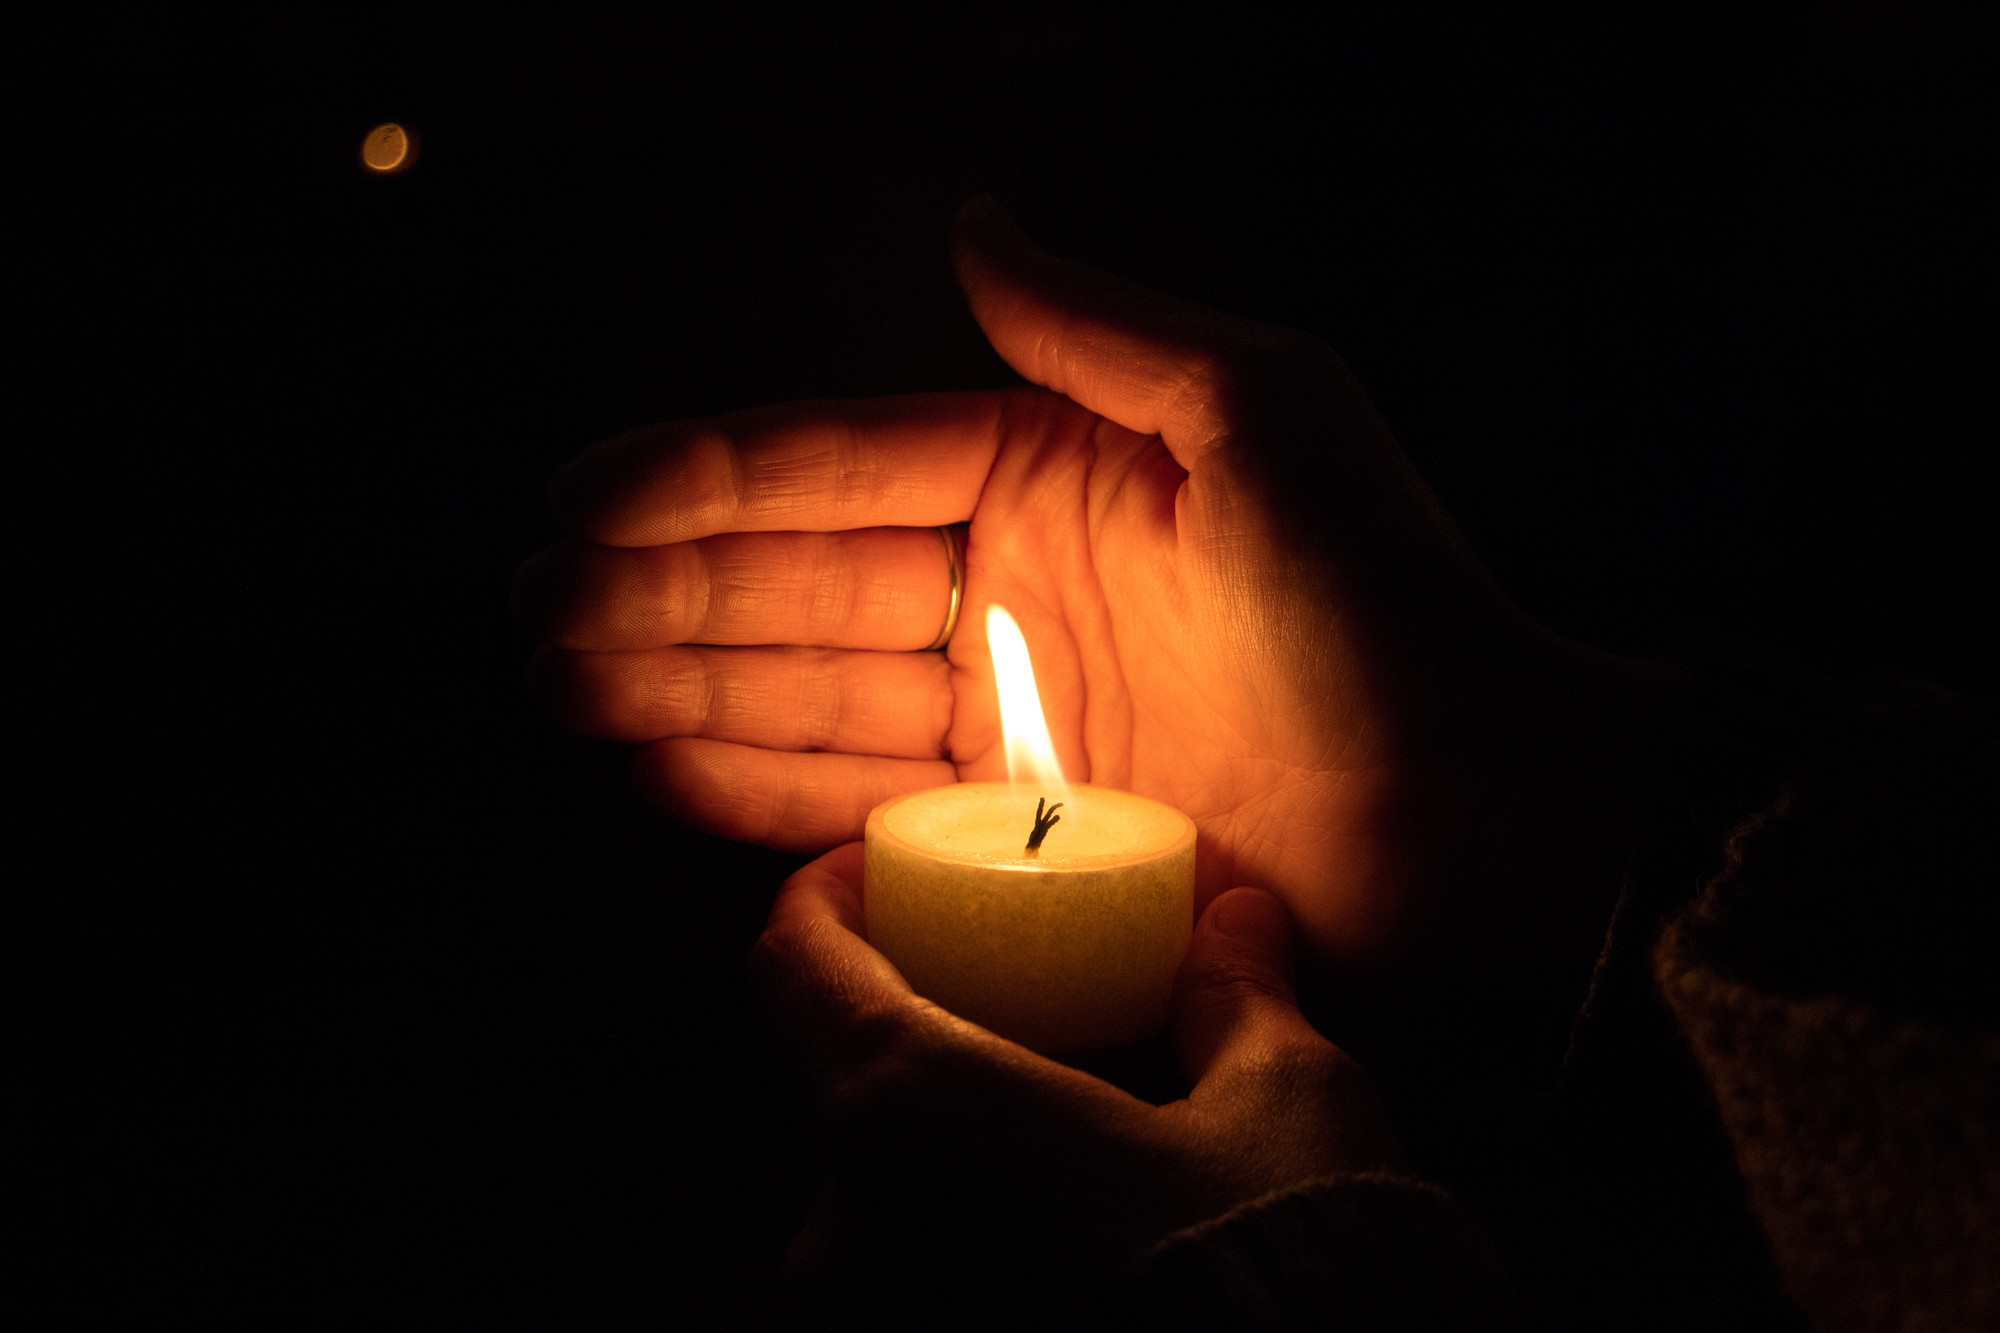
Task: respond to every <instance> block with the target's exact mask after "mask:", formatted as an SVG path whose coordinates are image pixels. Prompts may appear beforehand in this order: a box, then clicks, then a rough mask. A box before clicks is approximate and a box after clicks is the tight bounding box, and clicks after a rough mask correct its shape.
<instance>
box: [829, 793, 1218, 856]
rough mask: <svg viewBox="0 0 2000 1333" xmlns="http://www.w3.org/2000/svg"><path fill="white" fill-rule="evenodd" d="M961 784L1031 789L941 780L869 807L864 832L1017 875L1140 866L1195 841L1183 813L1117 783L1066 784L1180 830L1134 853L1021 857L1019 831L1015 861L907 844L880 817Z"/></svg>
mask: <svg viewBox="0 0 2000 1333" xmlns="http://www.w3.org/2000/svg"><path fill="white" fill-rule="evenodd" d="M965 788H984V789H987V790H989V791H1007V792H1010V793H1017V794H1020V795H1021V798H1022V799H1023V800H1025V799H1027V795H1026V794H1027V793H1029V792H1032V791H1033V790H1034V788H1033V787H1032V786H1031V785H1030V784H1028V783H1020V782H947V783H943V784H941V785H939V786H936V787H923V788H920V789H918V790H917V791H909V792H904V793H903V794H902V795H900V796H892V797H890V798H889V799H888V800H886V801H884V802H882V803H881V804H880V805H878V806H876V807H875V808H874V809H873V810H871V811H869V813H868V821H867V826H868V830H869V831H871V832H873V831H875V830H877V829H879V830H880V834H881V836H882V837H884V838H887V839H889V840H891V841H893V842H894V843H895V844H896V845H897V846H900V847H907V848H909V849H910V850H911V851H913V852H915V853H917V854H918V855H921V856H927V857H931V858H934V859H936V860H938V861H940V862H945V863H948V864H952V865H965V866H979V867H982V868H984V869H988V870H994V871H1000V872H1003V873H1013V874H1022V875H1053V874H1061V873H1065V872H1072V873H1073V872H1076V871H1084V870H1100V869H1106V868H1109V867H1114V866H1133V865H1144V864H1146V863H1147V862H1149V861H1157V860H1162V859H1167V858H1171V857H1173V856H1175V855H1178V854H1179V853H1181V852H1182V851H1184V850H1186V849H1188V848H1191V847H1192V846H1194V843H1195V840H1196V830H1195V824H1194V820H1192V819H1190V818H1189V817H1188V815H1187V812H1186V811H1184V810H1179V809H1176V808H1175V807H1173V806H1171V805H1168V804H1167V803H1166V802H1165V801H1156V800H1154V799H1153V798H1152V797H1150V796H1143V795H1141V794H1140V793H1138V792H1135V791H1126V790H1125V789H1124V788H1122V787H1104V786H1099V785H1096V784H1094V783H1088V782H1075V783H1071V784H1069V792H1070V793H1071V794H1072V795H1073V796H1074V795H1077V794H1081V795H1084V796H1089V795H1092V794H1096V793H1108V794H1110V795H1113V796H1117V797H1123V798H1129V799H1131V800H1134V801H1143V802H1145V803H1146V804H1148V805H1152V806H1156V807H1158V808H1159V809H1160V810H1163V811H1165V812H1167V813H1168V814H1169V815H1171V816H1173V817H1174V818H1175V819H1177V820H1179V821H1180V825H1181V831H1180V834H1179V836H1177V837H1175V838H1173V839H1172V840H1171V841H1168V842H1162V843H1160V844H1158V845H1157V846H1155V847H1152V848H1149V849H1147V850H1144V851H1137V852H1100V853H1096V854H1094V855H1090V856H1065V855H1063V854H1061V853H1060V852H1057V853H1054V854H1050V853H1048V852H1046V851H1045V852H1044V853H1043V854H1042V855H1041V856H1027V855H1025V844H1026V841H1027V838H1026V835H1025V833H1024V834H1023V837H1022V842H1023V845H1024V854H1023V855H1022V856H1021V857H1020V859H1018V860H1015V859H1013V858H1003V857H994V856H982V855H978V854H973V853H966V852H953V851H944V850H940V849H937V848H932V847H926V846H923V845H922V844H920V843H915V842H911V841H910V840H909V839H908V838H905V837H903V836H902V835H901V834H899V833H897V832H896V831H895V830H894V829H892V828H890V827H889V824H888V822H887V819H886V815H887V813H888V812H889V811H890V810H891V809H893V808H895V807H896V806H898V805H901V804H903V803H904V802H905V801H912V800H918V799H921V798H923V797H929V796H934V795H936V794H937V793H939V792H947V791H959V790H962V789H965Z"/></svg>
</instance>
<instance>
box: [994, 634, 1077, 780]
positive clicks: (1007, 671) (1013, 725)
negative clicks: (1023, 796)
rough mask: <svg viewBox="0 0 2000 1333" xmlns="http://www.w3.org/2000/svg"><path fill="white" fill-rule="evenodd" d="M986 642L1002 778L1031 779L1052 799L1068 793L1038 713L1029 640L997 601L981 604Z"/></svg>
mask: <svg viewBox="0 0 2000 1333" xmlns="http://www.w3.org/2000/svg"><path fill="white" fill-rule="evenodd" d="M986 643H987V646H988V647H989V648H990V649H991V650H992V652H993V684H994V687H995V688H996V689H997V690H998V691H999V692H1000V730H1001V732H1002V733H1004V734H1005V736H1006V737H1007V780H1008V781H1009V782H1011V783H1013V784H1015V785H1016V786H1019V785H1020V784H1022V783H1023V782H1032V783H1033V785H1034V786H1035V788H1036V790H1038V791H1040V792H1043V793H1046V794H1048V795H1049V796H1050V797H1051V798H1052V799H1060V798H1061V797H1064V796H1067V795H1068V794H1069V784H1068V783H1067V782H1065V781H1064V780H1063V773H1062V765H1060V764H1058V763H1057V762H1056V747H1055V743H1054V742H1053V741H1051V740H1050V739H1049V724H1048V723H1047V721H1045V720H1044V719H1043V717H1042V696H1041V693H1040V692H1039V691H1038V690H1036V689H1035V668H1034V666H1033V664H1031V663H1030V662H1029V661H1028V641H1027V640H1026V639H1025V638H1023V637H1022V636H1021V627H1020V626H1019V625H1016V624H1015V623H1014V617H1012V616H1010V615H1008V614H1007V610H1006V608H1005V607H1003V606H1000V605H999V604H997V603H995V604H993V605H990V606H988V607H987V608H986Z"/></svg>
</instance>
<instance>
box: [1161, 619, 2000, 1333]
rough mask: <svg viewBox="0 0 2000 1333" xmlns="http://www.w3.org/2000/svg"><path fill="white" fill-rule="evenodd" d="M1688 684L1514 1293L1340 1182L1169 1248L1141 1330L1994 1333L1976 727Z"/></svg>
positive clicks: (1400, 1197) (1711, 657) (1788, 693)
mask: <svg viewBox="0 0 2000 1333" xmlns="http://www.w3.org/2000/svg"><path fill="white" fill-rule="evenodd" d="M1687 666H1688V669H1689V677H1690V681H1691V690H1690V696H1689V705H1688V708H1687V710H1686V714H1685V717H1684V719H1683V721H1682V724H1681V725H1680V727H1679V728H1678V730H1677V732H1676V734H1675V737H1674V740H1673V743H1672V745H1671V747H1670V750H1669V752H1668V754H1667V755H1666V757H1665V762H1664V763H1663V766H1662V768H1663V780H1662V784H1661V798H1660V816H1659V819H1658V821H1657V826H1656V828H1655V830H1654V833H1653V835H1652V836H1651V837H1650V838H1649V839H1647V841H1646V843H1645V845H1644V846H1643V847H1642V848H1641V849H1640V851H1639V853H1638V854H1637V855H1636V856H1635V858H1634V863H1633V867H1632V870H1631V872H1630V874H1629V875H1628V878H1627V882H1626V885H1625V889H1624V892H1623V895H1622V897H1621V899H1620V902H1619V906H1618V909H1617V911H1616V914H1615V915H1614V917H1613V920H1612V923H1611V926H1610V929H1609V931H1608V938H1607V941H1606V945H1605V948H1604V952H1603V955H1602V957H1601V958H1600V960H1599V964H1598V967H1597V971H1596V974H1595V976H1594V978H1593V979H1592V982H1591V984H1590V988H1589V993H1588V995H1587V996H1586V997H1585V998H1584V1000H1583V1003H1582V1005H1581V1009H1580V1013H1579V1015H1578V1018H1577V1022H1576V1024H1575V1027H1574V1030H1573V1034H1572V1039H1571V1042H1570V1049H1569V1053H1568V1055H1567V1057H1566V1058H1565V1059H1564V1061H1563V1065H1562V1068H1561V1070H1560V1072H1559V1074H1558V1075H1557V1076H1556V1078H1555V1079H1554V1082H1553V1085H1552V1087H1551V1088H1550V1090H1549V1093H1548V1096H1547V1097H1546V1099H1545V1100H1544V1101H1543V1103H1542V1105H1541V1106H1540V1107H1538V1108H1537V1109H1536V1111H1535V1112H1534V1113H1533V1114H1532V1115H1530V1116H1529V1117H1527V1120H1526V1122H1525V1123H1524V1126H1523V1130H1522V1133H1521V1134H1520V1136H1519V1140H1518V1144H1519V1151H1518V1169H1517V1170H1516V1172H1515V1174H1514V1175H1513V1176H1512V1178H1511V1184H1509V1185H1508V1186H1506V1187H1504V1188H1501V1189H1499V1190H1498V1191H1497V1192H1496V1196H1495V1197H1496V1199H1499V1198H1505V1199H1507V1200H1508V1202H1505V1203H1501V1202H1496V1203H1495V1206H1494V1208H1493V1212H1494V1214H1495V1216H1494V1217H1493V1218H1492V1219H1490V1220H1493V1221H1494V1222H1496V1224H1497V1225H1496V1226H1495V1231H1496V1234H1498V1235H1500V1236H1502V1237H1503V1238H1504V1239H1506V1240H1507V1241H1508V1242H1509V1243H1508V1244H1507V1245H1506V1246H1504V1247H1503V1248H1504V1249H1506V1251H1507V1255H1506V1257H1507V1259H1508V1261H1509V1263H1510V1265H1511V1266H1513V1267H1514V1268H1515V1270H1516V1278H1517V1279H1518V1282H1519V1285H1518V1288H1516V1289H1511V1290H1510V1287H1509V1285H1508V1283H1507V1282H1506V1281H1505V1280H1504V1279H1502V1278H1501V1276H1500V1270H1499V1267H1498V1265H1497V1264H1496V1262H1495V1260H1494V1256H1493V1251H1492V1249H1491V1248H1490V1247H1488V1246H1487V1245H1486V1244H1485V1242H1484V1241H1483V1240H1482V1239H1481V1238H1480V1236H1479V1234H1478V1231H1477V1229H1476V1228H1475V1227H1474V1226H1473V1225H1472V1224H1471V1223H1470V1222H1469V1221H1468V1220H1467V1219H1466V1218H1465V1216H1464V1214H1462V1213H1461V1212H1459V1211H1458V1210H1457V1208H1455V1207H1454V1206H1453V1205H1452V1204H1451V1202H1450V1201H1449V1200H1448V1199H1447V1198H1446V1197H1445V1196H1444V1195H1443V1193H1442V1192H1441V1191H1439V1190H1438V1189H1437V1188H1436V1187H1434V1186H1431V1185H1427V1184H1424V1183H1421V1182H1419V1181H1415V1180H1404V1179H1395V1178H1390V1177H1380V1176H1374V1177H1352V1178H1344V1179H1337V1180H1327V1181H1319V1182H1312V1183H1309V1184H1306V1185H1302V1186H1299V1187H1296V1188H1294V1189H1291V1190H1287V1191H1283V1192H1281V1193H1279V1194H1277V1195H1273V1196H1271V1197H1269V1198H1266V1199H1263V1200H1260V1201H1258V1202H1256V1203H1253V1204H1251V1205H1248V1206H1246V1207H1243V1208H1239V1209H1237V1210H1235V1211H1234V1212H1232V1213H1231V1214H1229V1215H1228V1216H1226V1217H1222V1218H1218V1219H1215V1220H1214V1221H1212V1222H1209V1223H1206V1224H1203V1225H1202V1226H1199V1227H1194V1228H1190V1229H1188V1230H1186V1231H1183V1232H1180V1233H1178V1234H1176V1235H1175V1236H1172V1237H1169V1238H1168V1239H1167V1240H1166V1241H1164V1242H1163V1243H1162V1244H1161V1245H1160V1246H1158V1247H1156V1249H1155V1250H1154V1251H1153V1252H1152V1253H1151V1254H1149V1255H1148V1256H1147V1257H1146V1258H1145V1260H1144V1261H1143V1262H1142V1264H1141V1265H1140V1269H1139V1274H1138V1285H1139V1288H1140V1290H1141V1293H1142V1294H1141V1295H1140V1296H1138V1297H1135V1298H1133V1302H1132V1304H1131V1305H1130V1306H1129V1307H1128V1308H1129V1309H1130V1310H1131V1311H1132V1312H1133V1313H1135V1314H1137V1313H1138V1312H1139V1311H1140V1310H1142V1309H1143V1310H1146V1311H1148V1315H1147V1317H1148V1318H1149V1319H1153V1320H1158V1321H1161V1322H1165V1323H1167V1324H1169V1325H1174V1326H1181V1327H1254V1328H1274V1329H1278V1328H1283V1329H1290V1328H1338V1329H1354V1330H1362V1329H1391V1328H1440V1329H1457V1328H1511V1327H1517V1326H1520V1321H1521V1320H1522V1319H1523V1315H1522V1313H1521V1311H1522V1309H1523V1307H1524V1306H1525V1307H1526V1308H1528V1309H1529V1310H1530V1311H1531V1314H1530V1315H1529V1316H1528V1318H1529V1319H1531V1320H1532V1322H1533V1323H1534V1324H1537V1325H1543V1326H1550V1327H1561V1328H1568V1327H1576V1328H1619V1329H1627V1328H1655V1327H1657V1328H1689V1327H1702V1328H1772V1329H1796V1328H1817V1329H1820V1330H1823V1333H1845V1330H1861V1329H1868V1330H1875V1329H1906V1330H1917V1329H1926V1330H1928V1329H1947V1328H1950V1329H1973V1328H2000V1031H1996V1020H2000V987H1996V985H1995V979H1996V977H2000V912H1996V908H1995V904H1996V902H2000V894H1996V893H1995V892H1994V883H1993V881H1994V871H1993V869H1992V867H1991V864H1990V862H1989V860H1988V858H1987V857H1986V855H1985V853H1984V848H1983V843H1984V840H1985V838H1986V836H1987V834H1988V831H1989V830H1991V829H1993V828H1995V827H1996V825H2000V821H1996V819H1995V816H1996V814H2000V791H1996V784H1995V777H1994V775H1995V773H1996V771H2000V769H1996V763H2000V744H1996V737H1995V731H1994V727H1993V723H1992V718H1991V714H1990V712H1988V711H1987V710H1984V709H1981V708H1975V707H1972V706H1969V705H1967V704H1964V703H1962V702H1959V701H1955V700H1952V699H1949V698H1946V697H1945V696H1943V695H1941V694H1940V693H1938V692H1937V691H1935V690H1931V689H1928V688H1926V687H1923V686H1918V685H1908V684H1896V685H1888V686H1880V685H1878V686H1872V687H1869V688H1867V689H1864V690H1842V689H1837V688H1835V687H1833V686H1832V685H1830V684H1829V683H1827V682H1825V681H1821V680H1817V679H1813V678H1810V677H1805V676H1800V675H1797V674H1795V673H1790V672H1786V671H1783V670H1775V669H1772V668H1770V667H1768V666H1765V665H1762V664H1759V663H1757V662H1756V661H1755V660H1754V659H1751V658H1748V657H1745V656H1743V655H1741V654H1733V653H1704V654H1698V655H1691V658H1690V660H1689V662H1688V663H1687ZM1732 830H1733V832H1732ZM1781 1292H1782V1294H1781ZM1787 1297H1789V1299H1787Z"/></svg>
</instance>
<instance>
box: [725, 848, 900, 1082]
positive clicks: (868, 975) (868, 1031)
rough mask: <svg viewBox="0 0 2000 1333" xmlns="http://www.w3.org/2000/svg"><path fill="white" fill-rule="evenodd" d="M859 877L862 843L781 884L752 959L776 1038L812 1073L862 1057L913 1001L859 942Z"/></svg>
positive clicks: (828, 856)
mask: <svg viewBox="0 0 2000 1333" xmlns="http://www.w3.org/2000/svg"><path fill="white" fill-rule="evenodd" d="M861 872H862V848H861V845H860V844H859V843H850V844H848V845H846V846H843V847H838V848H835V849H834V850H833V851H831V852H828V853H827V854H826V855H825V856H822V857H820V858H819V859H818V860H817V861H814V862H813V863H812V864H811V865H808V866H806V867H805V868H803V869H802V870H800V871H799V872H798V873H797V874H795V875H793V876H792V877H791V878H790V879H788V880H786V881H785V886H784V887H783V888H782V889H780V890H779V891H778V898H777V901H776V902H775V903H773V904H772V906H771V917H770V920H769V921H768V922H767V923H766V925H765V927H764V933H763V934H762V935H761V936H760V937H759V938H758V940H757V947H756V949H755V950H754V951H753V952H752V953H751V956H750V973H751V978H752V980H753V981H755V982H756V984H757V989H758V991H759V992H760V994H761V995H762V997H763V1000H764V1004H765V1008H766V1011H767V1012H768V1013H769V1015H770V1018H771V1021H772V1025H773V1028H774V1029H775V1031H776V1035H777V1037H778V1039H779V1040H780V1041H781V1042H782V1043H784V1044H785V1045H786V1046H787V1047H789V1048H791V1049H792V1050H793V1052H794V1053H795V1054H796V1055H797V1056H798V1057H799V1058H800V1059H801V1060H802V1061H803V1062H804V1063H805V1065H806V1066H807V1069H808V1072H810V1073H814V1074H818V1073H823V1072H824V1071H825V1070H826V1069H827V1068H829V1067H831V1066H832V1065H834V1064H837V1063H839V1062H840V1061H842V1060H847V1059H855V1058H861V1057H863V1056H864V1055H865V1054H866V1052H865V1051H864V1050H862V1049H859V1048H860V1047H861V1046H863V1045H866V1044H867V1043H868V1042H869V1041H870V1040H871V1039H872V1038H879V1039H886V1038H887V1036H888V1035H889V1034H888V1033H887V1032H885V1031H884V1029H885V1028H893V1027H894V1026H895V1025H897V1024H898V1023H900V1022H901V1021H903V1020H904V1018H905V1017H906V1011H907V1010H909V1009H910V1008H911V1007H912V1006H914V1005H915V1003H916V1001H915V996H914V995H913V994H912V993H911V991H910V986H909V983H908V982H906V981H904V980H903V977H902V974H901V973H899V972H897V971H896V969H895V968H894V967H893V966H891V965H890V963H889V960H888V959H886V958H884V957H883V956H882V955H881V954H879V953H877V952H876V951H875V950H874V949H871V948H870V947H869V946H868V944H867V942H866V941H865V940H864V939H863V938H862V934H863V931H864V926H863V924H862V912H861Z"/></svg>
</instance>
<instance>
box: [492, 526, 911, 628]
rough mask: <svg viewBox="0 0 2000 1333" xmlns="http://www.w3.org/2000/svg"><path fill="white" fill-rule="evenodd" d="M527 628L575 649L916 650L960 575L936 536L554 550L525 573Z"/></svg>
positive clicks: (520, 605)
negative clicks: (795, 646)
mask: <svg viewBox="0 0 2000 1333" xmlns="http://www.w3.org/2000/svg"><path fill="white" fill-rule="evenodd" d="M514 586H515V597H514V602H515V608H516V612H517V614H518V615H519V617H520V619H521V621H522V623H523V624H524V625H526V626H527V627H528V628H529V629H531V630H533V631H535V632H536V633H539V634H542V635H544V636H545V637H547V638H549V639H551V640H553V641H554V642H556V643H557V644H559V645H561V646H562V647H565V648H580V649H587V650H590V651H593V652H616V651H621V650H629V649H635V648H659V647H664V646H666V645H668V644H676V643H710V644H766V643H800V644H817V645H822V646H826V647H833V648H873V649H886V650H899V651H912V650H915V649H919V648H923V647H925V646H926V645H928V644H929V643H930V642H931V641H932V640H933V639H935V638H936V637H937V633H938V630H939V629H940V628H941V627H942V626H943V625H944V621H945V613H946V611H947V610H948V609H949V608H950V605H951V566H950V564H949V562H948V560H947V558H946V555H945V550H944V540H943V538H942V537H941V536H940V535H939V533H938V531H937V529H935V528H865V529H862V530H861V531H858V532H831V533H828V532H771V533H726V534H724V535H722V536H717V537H705V538H703V539H702V540H700V541H693V542H680V543H677V544H675V545H672V546H643V547H619V546H598V545H594V544H590V543H585V542H565V543H562V544H560V545H557V546H552V547H550V548H549V549H548V550H546V551H544V552H542V553H541V554H540V555H537V556H535V557H534V558H533V559H532V560H530V561H528V562H527V563H526V564H524V565H523V566H522V567H521V572H520V574H519V576H518V577H517V578H516V580H515V585H514Z"/></svg>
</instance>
